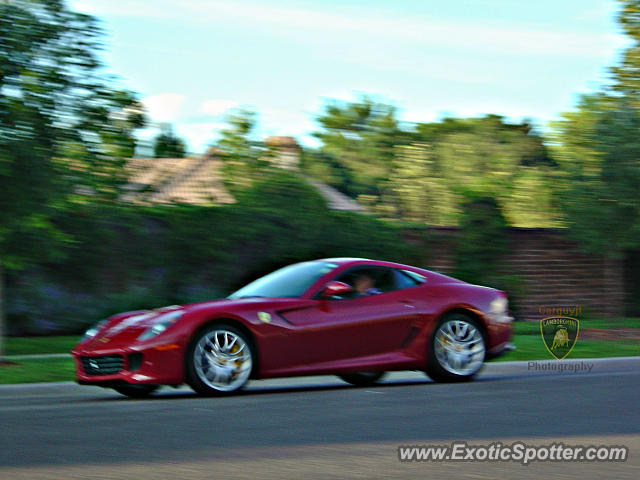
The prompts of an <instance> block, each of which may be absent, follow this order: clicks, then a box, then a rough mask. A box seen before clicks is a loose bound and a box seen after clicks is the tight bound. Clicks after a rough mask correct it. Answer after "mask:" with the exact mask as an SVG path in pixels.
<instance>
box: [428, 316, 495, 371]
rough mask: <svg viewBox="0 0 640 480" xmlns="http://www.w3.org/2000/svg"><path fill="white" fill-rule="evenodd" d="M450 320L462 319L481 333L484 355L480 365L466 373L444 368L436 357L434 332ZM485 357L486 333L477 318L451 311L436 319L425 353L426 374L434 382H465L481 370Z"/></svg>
mask: <svg viewBox="0 0 640 480" xmlns="http://www.w3.org/2000/svg"><path fill="white" fill-rule="evenodd" d="M450 320H462V321H465V322H468V323H470V324H472V325H473V326H474V327H476V328H477V329H478V331H479V332H480V334H481V335H482V341H483V342H484V348H485V351H484V357H483V359H482V365H481V366H480V368H478V370H476V371H475V372H473V373H470V374H468V375H459V374H455V373H452V372H450V371H448V370H446V369H445V368H444V367H442V366H441V365H440V362H439V361H438V359H437V357H436V353H435V345H434V344H435V341H436V333H437V332H438V330H439V329H440V327H441V326H442V325H443V324H444V323H445V322H448V321H450ZM486 358H487V334H486V331H485V329H484V327H483V325H482V324H481V323H480V322H479V321H478V320H476V319H474V318H472V317H470V316H468V315H465V314H463V313H453V314H449V315H445V316H444V317H443V318H441V319H440V321H438V324H437V325H436V328H435V329H434V330H433V334H432V335H431V340H430V341H429V353H428V355H427V369H426V374H427V375H428V376H429V377H430V378H431V379H432V380H434V381H436V382H446V383H451V382H466V381H469V380H471V379H472V378H473V377H474V376H475V375H477V373H478V372H479V371H480V370H482V367H483V366H484V361H485V360H486Z"/></svg>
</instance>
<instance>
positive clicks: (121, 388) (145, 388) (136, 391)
mask: <svg viewBox="0 0 640 480" xmlns="http://www.w3.org/2000/svg"><path fill="white" fill-rule="evenodd" d="M158 387H159V385H118V386H117V387H113V389H114V390H115V391H116V392H118V393H120V394H122V395H125V396H127V397H131V398H144V397H148V396H149V395H151V394H152V393H153V392H155V391H156V390H157V389H158Z"/></svg>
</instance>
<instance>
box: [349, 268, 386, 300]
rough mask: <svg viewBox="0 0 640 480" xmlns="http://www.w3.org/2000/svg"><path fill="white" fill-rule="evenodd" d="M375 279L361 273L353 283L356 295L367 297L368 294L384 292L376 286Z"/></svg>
mask: <svg viewBox="0 0 640 480" xmlns="http://www.w3.org/2000/svg"><path fill="white" fill-rule="evenodd" d="M375 284H376V282H375V280H374V279H373V277H371V276H370V275H368V274H366V273H360V274H359V275H358V276H357V277H356V280H355V282H354V284H353V288H354V290H355V296H356V297H366V296H368V295H377V294H379V293H382V292H381V291H380V290H378V289H377V288H375Z"/></svg>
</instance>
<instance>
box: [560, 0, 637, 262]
mask: <svg viewBox="0 0 640 480" xmlns="http://www.w3.org/2000/svg"><path fill="white" fill-rule="evenodd" d="M621 4H622V8H621V10H620V14H619V17H618V20H619V22H620V24H621V25H622V28H623V29H624V31H625V32H626V33H627V35H628V36H629V38H630V40H631V44H630V46H629V47H628V48H627V49H626V50H625V52H624V53H623V55H622V61H621V62H620V64H619V65H616V66H614V67H613V68H612V69H611V71H612V78H611V82H610V84H609V85H607V86H606V87H605V88H603V89H602V91H601V92H599V93H596V94H590V95H584V96H583V97H582V98H581V100H580V103H579V104H578V107H577V110H575V111H573V112H568V113H565V114H564V115H563V119H562V120H561V121H559V122H557V123H556V124H555V125H554V127H555V130H554V135H555V136H554V138H553V140H554V142H555V148H554V154H555V157H556V159H557V161H558V164H559V167H560V168H559V172H558V176H557V185H558V188H557V191H556V196H557V198H558V199H559V203H560V204H561V206H562V209H563V212H564V215H565V223H566V225H567V226H568V227H569V228H570V231H571V234H572V235H573V236H574V237H575V238H576V239H577V240H578V241H579V242H580V244H581V245H583V247H584V248H585V249H586V250H589V251H592V252H596V253H600V254H602V253H604V254H606V255H608V256H612V257H615V256H620V255H622V254H623V252H624V250H626V249H638V248H640V236H639V234H640V202H639V201H638V198H639V197H638V186H640V135H638V132H640V2H639V1H638V0H624V1H621Z"/></svg>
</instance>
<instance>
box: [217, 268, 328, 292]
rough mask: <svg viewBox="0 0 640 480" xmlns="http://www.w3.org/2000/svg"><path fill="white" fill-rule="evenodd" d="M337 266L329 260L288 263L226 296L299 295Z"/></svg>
mask: <svg viewBox="0 0 640 480" xmlns="http://www.w3.org/2000/svg"><path fill="white" fill-rule="evenodd" d="M337 266H338V264H337V263H331V262H304V263H296V264H295V265H289V266H288V267H284V268H281V269H280V270H276V271H275V272H272V273H270V274H269V275H266V276H264V277H262V278H259V279H257V280H255V281H253V282H251V283H250V284H249V285H246V286H245V287H242V288H241V289H240V290H238V291H237V292H235V293H232V294H231V295H229V296H228V297H227V298H248V297H299V296H300V295H302V294H303V293H304V292H305V291H306V290H307V289H308V288H309V287H310V286H311V285H313V282H315V281H316V280H317V279H319V278H320V277H321V276H323V275H325V274H326V273H329V272H330V271H332V270H333V269H334V268H336V267H337Z"/></svg>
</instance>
